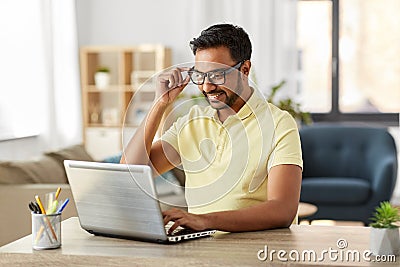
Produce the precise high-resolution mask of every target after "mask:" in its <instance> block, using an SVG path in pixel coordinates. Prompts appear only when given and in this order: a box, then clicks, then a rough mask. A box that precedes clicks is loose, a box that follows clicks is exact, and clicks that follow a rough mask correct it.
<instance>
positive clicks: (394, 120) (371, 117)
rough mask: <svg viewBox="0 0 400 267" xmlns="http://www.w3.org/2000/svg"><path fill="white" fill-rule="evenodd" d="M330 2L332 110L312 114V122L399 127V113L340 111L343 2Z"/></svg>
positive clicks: (335, 0) (334, 0)
mask: <svg viewBox="0 0 400 267" xmlns="http://www.w3.org/2000/svg"><path fill="white" fill-rule="evenodd" d="M301 1H307V0H301ZM324 1H325V0H324ZM329 1H331V2H332V58H331V64H332V73H331V78H332V80H331V82H332V87H331V88H332V91H331V110H330V112H327V113H311V117H312V120H313V121H314V122H361V123H367V124H379V125H384V126H399V113H343V112H341V111H340V109H339V77H340V63H339V30H340V25H339V4H340V1H341V0H329Z"/></svg>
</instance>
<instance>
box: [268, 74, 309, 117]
mask: <svg viewBox="0 0 400 267" xmlns="http://www.w3.org/2000/svg"><path fill="white" fill-rule="evenodd" d="M285 83H286V81H284V80H283V81H281V82H280V83H279V84H277V85H275V86H273V87H272V89H271V94H270V95H269V96H268V97H267V100H268V102H270V103H272V104H274V105H275V106H277V107H278V108H280V109H282V110H286V111H287V112H289V114H290V115H292V117H293V118H294V119H295V120H296V121H297V123H298V124H300V125H301V124H305V125H309V124H311V123H312V119H311V115H310V113H309V112H304V111H302V110H301V108H300V104H299V103H297V102H296V101H294V100H293V99H291V98H285V99H281V100H279V101H276V100H275V95H276V93H277V92H278V91H279V90H280V89H281V88H282V86H283V85H285Z"/></svg>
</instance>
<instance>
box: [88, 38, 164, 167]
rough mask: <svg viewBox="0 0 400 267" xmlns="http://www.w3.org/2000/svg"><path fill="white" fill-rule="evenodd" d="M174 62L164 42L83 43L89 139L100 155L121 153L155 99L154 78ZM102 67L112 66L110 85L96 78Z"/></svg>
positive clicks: (90, 149) (91, 149)
mask: <svg viewBox="0 0 400 267" xmlns="http://www.w3.org/2000/svg"><path fill="white" fill-rule="evenodd" d="M170 66H171V50H170V49H169V48H167V47H165V46H163V45H158V44H154V45H153V44H148V45H137V46H84V47H81V49H80V72H81V89H82V114H83V139H84V143H85V147H86V149H87V150H88V152H89V153H90V154H91V155H92V156H93V157H94V158H95V159H96V160H102V159H104V158H105V157H107V156H112V155H114V154H116V153H118V152H121V150H122V147H123V145H124V144H125V143H126V142H127V140H129V138H130V136H131V135H132V134H133V133H134V131H135V128H136V127H137V126H138V125H139V124H140V122H141V119H143V117H144V115H145V114H146V112H147V111H148V110H146V108H147V109H148V107H149V106H150V105H151V103H152V101H153V99H154V82H152V80H151V79H150V78H151V77H154V76H155V74H157V73H158V72H160V71H162V70H163V69H165V68H167V67H170ZM99 67H107V68H108V69H110V84H109V85H108V86H106V87H104V88H99V87H98V86H96V82H95V78H94V77H95V74H96V71H97V70H98V68H99ZM131 102H132V103H131Z"/></svg>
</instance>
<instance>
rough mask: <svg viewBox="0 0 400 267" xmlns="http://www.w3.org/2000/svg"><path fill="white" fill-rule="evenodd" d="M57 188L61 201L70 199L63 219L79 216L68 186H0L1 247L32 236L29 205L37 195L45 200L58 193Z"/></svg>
mask: <svg viewBox="0 0 400 267" xmlns="http://www.w3.org/2000/svg"><path fill="white" fill-rule="evenodd" d="M57 187H61V193H60V197H59V198H60V199H66V198H69V199H70V203H69V204H68V206H67V207H66V208H65V210H64V211H63V213H62V219H63V220H65V219H67V218H69V217H72V216H77V213H76V207H75V201H73V197H72V193H71V189H70V187H69V185H68V184H20V185H0V214H2V216H1V220H0V246H2V245H5V244H7V243H9V242H11V241H14V240H16V239H19V238H21V237H23V236H26V235H29V234H31V231H32V230H31V227H32V226H31V213H30V210H29V208H28V203H29V202H30V201H34V200H35V195H39V196H40V197H41V198H44V195H45V194H46V193H49V192H54V191H56V190H57Z"/></svg>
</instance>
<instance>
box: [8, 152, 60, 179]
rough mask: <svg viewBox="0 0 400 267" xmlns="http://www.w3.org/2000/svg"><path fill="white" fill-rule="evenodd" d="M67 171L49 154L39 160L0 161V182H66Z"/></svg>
mask: <svg viewBox="0 0 400 267" xmlns="http://www.w3.org/2000/svg"><path fill="white" fill-rule="evenodd" d="M66 182H67V177H66V175H65V171H64V169H63V168H61V166H60V165H59V163H58V162H57V161H56V160H55V159H53V158H51V157H48V156H43V157H41V158H40V159H38V160H31V161H14V162H1V163H0V184H30V183H66Z"/></svg>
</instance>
